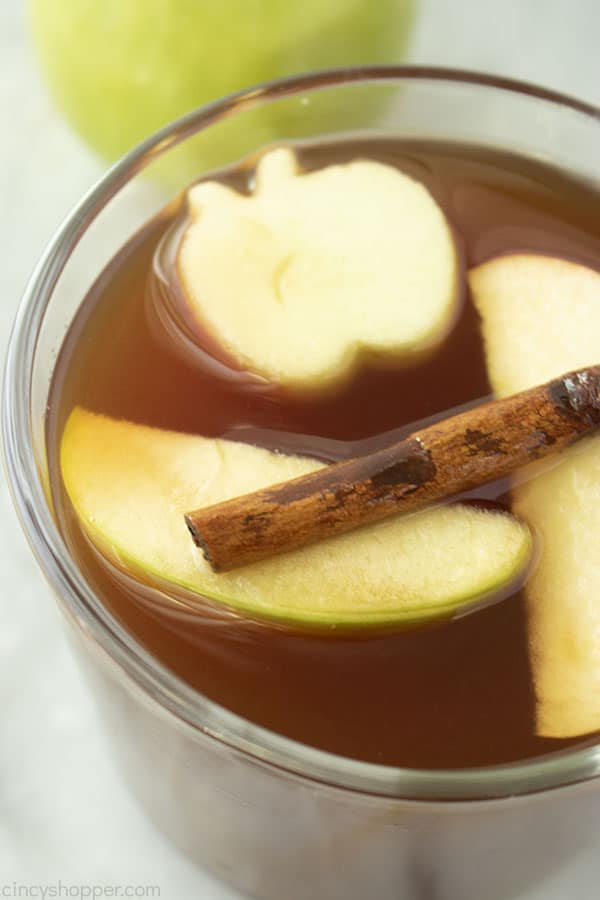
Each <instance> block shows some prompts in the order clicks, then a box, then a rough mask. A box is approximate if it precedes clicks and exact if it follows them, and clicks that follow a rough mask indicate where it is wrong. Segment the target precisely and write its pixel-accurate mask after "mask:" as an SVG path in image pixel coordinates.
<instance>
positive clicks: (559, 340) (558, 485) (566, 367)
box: [469, 255, 600, 738]
mask: <svg viewBox="0 0 600 900" xmlns="http://www.w3.org/2000/svg"><path fill="white" fill-rule="evenodd" d="M469 282H470V286H471V289H472V292H473V296H474V300H475V304H476V306H477V308H478V310H479V312H480V314H481V317H482V327H483V336H484V341H485V347H486V357H487V365H488V372H489V376H490V381H491V384H492V388H493V389H494V391H495V392H496V393H497V394H500V395H506V394H512V393H516V392H517V391H520V390H524V389H525V388H528V387H531V386H532V385H534V384H538V383H541V382H544V381H546V380H548V379H550V378H553V377H556V376H559V375H561V374H564V373H565V372H568V371H570V370H572V369H576V368H579V367H583V366H587V365H592V364H597V363H598V360H599V359H600V273H598V272H595V271H594V270H592V269H589V268H587V267H586V266H582V265H578V264H576V263H573V262H569V261H567V260H564V259H556V258H550V257H544V256H534V255H513V256H506V257H499V258H497V259H494V260H491V261H490V262H487V263H485V264H484V265H482V266H479V267H478V268H476V269H474V270H472V271H471V272H470V274H469ZM513 509H514V511H515V512H516V514H517V515H519V516H521V517H523V519H524V520H525V521H527V522H529V524H530V525H531V526H532V528H533V529H534V531H535V532H536V534H538V535H539V536H540V539H541V540H540V543H541V548H542V553H541V557H540V560H539V563H538V565H537V567H536V568H535V570H534V572H533V574H532V576H531V577H530V579H529V580H528V582H527V587H526V594H527V603H528V634H529V645H530V655H531V663H532V671H533V678H534V686H535V693H536V729H537V732H538V734H540V735H542V736H545V737H554V738H566V737H572V736H575V735H580V734H585V733H588V732H591V731H595V730H597V729H600V551H599V549H598V547H599V536H600V438H598V437H592V438H588V439H586V440H585V441H583V442H581V443H580V444H577V445H575V446H574V447H572V448H571V449H569V450H568V451H567V452H566V453H564V454H563V455H562V456H561V459H560V461H559V464H558V465H557V466H555V467H554V468H551V469H550V470H549V471H546V472H543V473H542V474H540V475H538V476H537V477H536V478H534V479H532V480H531V481H528V482H525V483H523V484H519V485H517V486H515V489H514V502H513Z"/></svg>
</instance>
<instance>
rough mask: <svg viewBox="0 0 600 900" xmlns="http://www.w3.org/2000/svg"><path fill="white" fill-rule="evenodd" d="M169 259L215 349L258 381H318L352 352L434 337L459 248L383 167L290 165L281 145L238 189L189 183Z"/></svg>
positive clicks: (413, 347) (413, 188)
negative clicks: (185, 213)
mask: <svg viewBox="0 0 600 900" xmlns="http://www.w3.org/2000/svg"><path fill="white" fill-rule="evenodd" d="M188 208H189V215H190V224H189V225H188V227H187V229H186V231H185V233H184V235H183V238H182V240H181V244H180V247H179V251H178V259H177V271H178V277H179V280H180V282H181V285H182V287H183V293H184V296H185V297H186V298H187V301H188V303H189V307H190V310H191V311H192V313H193V315H194V316H195V317H196V319H197V320H198V322H199V323H200V324H201V326H202V328H204V329H205V330H206V331H207V332H208V333H209V334H210V335H211V336H212V338H213V339H214V340H215V341H216V342H217V344H219V345H220V346H221V347H222V348H223V351H224V352H225V354H226V355H228V356H229V357H231V358H233V359H234V360H235V361H236V362H237V363H238V364H239V365H241V366H242V367H244V368H247V369H249V370H251V371H253V372H256V373H258V374H260V375H262V376H263V377H265V378H266V379H268V380H269V381H273V382H278V383H281V384H284V385H286V386H288V387H293V388H300V389H302V388H304V389H315V388H317V389H319V390H322V389H325V388H326V387H327V386H329V385H331V384H332V383H336V382H339V381H341V380H343V379H344V378H346V377H347V376H348V375H349V374H350V373H351V371H352V369H353V368H354V367H355V364H356V361H357V359H358V358H359V357H360V356H362V355H365V354H366V355H369V356H371V357H373V356H375V357H387V358H389V357H400V358H402V357H403V356H406V355H408V354H411V353H414V352H415V351H418V350H422V349H424V348H426V347H428V346H429V345H432V344H435V343H436V342H438V341H439V340H441V339H442V338H443V337H444V336H445V334H446V333H447V331H448V329H449V328H450V326H451V324H452V322H453V320H454V316H455V314H456V310H457V296H458V286H457V285H458V268H459V265H458V259H457V252H456V246H455V241H454V238H453V235H452V232H451V229H450V227H449V225H448V222H447V221H446V219H445V216H444V214H443V213H442V211H441V209H440V208H439V206H438V205H437V203H436V202H435V200H434V199H433V197H432V196H431V194H430V193H429V192H428V191H427V189H426V188H425V187H424V185H422V184H421V183H420V182H418V181H415V180H414V179H413V178H410V177H409V176H408V175H405V174H403V173H402V172H400V171H398V170H397V169H395V168H393V167H392V166H388V165H384V164H382V163H378V162H374V161H370V160H360V159H358V160H355V161H353V162H350V163H347V164H344V165H333V166H328V167H326V168H324V169H320V170H318V171H315V172H308V173H303V172H301V171H300V170H299V168H298V165H297V161H296V157H295V155H294V153H293V152H292V151H291V150H290V149H289V148H285V147H280V148H277V149H275V150H271V151H270V152H268V153H266V154H265V155H264V156H263V157H262V159H261V160H260V161H259V163H258V167H257V172H256V184H255V187H254V190H253V192H252V193H251V194H250V195H248V196H247V195H244V194H240V193H238V192H237V191H235V190H233V189H232V188H230V187H226V186H225V185H223V184H220V183H218V182H211V181H209V182H204V183H200V184H197V185H196V186H194V187H192V188H191V189H190V191H189V195H188Z"/></svg>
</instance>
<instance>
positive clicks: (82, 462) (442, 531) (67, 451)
mask: <svg viewBox="0 0 600 900" xmlns="http://www.w3.org/2000/svg"><path fill="white" fill-rule="evenodd" d="M60 461H61V471H62V477H63V480H64V484H65V488H66V491H67V494H68V496H69V498H70V501H71V503H72V505H73V507H74V509H75V512H76V514H77V516H78V518H79V521H80V523H81V525H82V527H83V529H84V531H85V532H86V533H87V535H88V537H89V538H90V540H91V541H92V543H93V544H94V545H95V546H96V547H97V548H98V549H99V550H100V551H101V553H103V554H104V555H105V556H106V557H107V558H108V559H110V560H111V561H112V562H113V563H115V564H116V565H117V566H121V567H124V568H125V569H127V570H128V571H132V572H134V573H135V574H138V575H140V577H142V578H143V579H144V580H148V579H150V580H151V581H156V582H157V583H158V584H159V585H165V586H166V587H167V588H168V586H169V585H172V586H176V587H177V588H181V589H183V590H184V591H186V592H189V594H190V596H191V597H194V596H198V595H200V596H201V597H205V598H211V599H213V600H216V601H219V602H220V603H221V604H224V605H225V606H227V607H230V608H231V609H233V610H238V611H241V612H244V613H245V614H247V615H250V616H254V617H258V618H266V619H270V620H278V621H283V622H286V623H296V624H300V625H307V626H327V627H331V626H340V627H341V626H351V627H353V626H360V627H372V626H384V627H387V626H392V625H399V626H401V625H403V624H408V623H412V622H419V621H422V620H427V619H430V618H434V617H440V616H442V617H443V616H450V615H452V614H454V613H455V612H457V611H461V610H462V609H463V607H467V606H469V605H470V604H475V603H476V602H478V601H483V600H485V599H489V598H490V597H493V595H494V593H495V592H500V591H502V590H503V589H506V588H508V587H509V586H510V585H511V584H512V583H513V582H514V579H516V578H518V577H519V576H521V575H522V574H523V572H524V570H525V568H526V566H527V564H528V562H529V560H530V557H531V549H532V537H531V533H530V531H529V529H528V527H527V526H526V525H524V524H523V523H522V522H520V521H519V520H518V519H516V518H515V517H514V516H512V515H511V514H510V513H506V512H501V511H488V510H483V509H479V508H476V507H473V506H469V505H462V504H455V505H449V506H444V507H439V508H435V509H430V510H427V511H425V512H422V513H419V514H415V515H412V516H407V517H398V518H393V519H390V520H387V521H385V522H382V523H378V524H377V525H373V526H369V527H366V528H363V529H360V530H357V531H354V532H352V533H350V534H347V535H342V536H341V537H337V538H334V539H330V540H326V541H322V542H320V543H319V544H315V545H313V546H311V547H307V548H304V549H302V550H298V551H294V552H291V553H287V554H285V555H282V556H279V557H276V558H273V559H270V560H267V561H264V562H260V563H255V564H253V565H251V566H246V567H244V568H241V569H238V570H235V571H233V572H230V573H225V574H220V575H216V574H215V573H213V572H212V570H211V569H210V566H209V565H208V563H207V562H206V561H205V560H204V558H203V557H202V554H201V553H200V551H199V550H197V548H196V547H195V546H194V544H193V542H192V540H191V537H190V535H189V533H188V532H187V529H186V526H185V522H184V513H185V512H186V511H187V510H189V509H194V508H197V507H200V506H203V505H210V504H212V503H216V502H219V501H221V500H226V499H229V498H231V497H233V496H238V495H241V494H243V493H246V492H249V491H252V490H256V489H259V488H261V487H265V486H267V485H269V484H274V483H276V482H278V481H282V480H285V479H288V478H292V477H295V476H297V475H300V474H302V473H304V472H308V471H311V470H314V469H316V468H319V467H320V466H321V465H322V463H318V462H316V461H315V460H313V459H309V458H306V457H298V456H284V455H282V454H278V453H274V452H270V451H268V450H264V449H260V448H257V447H253V446H250V445H247V444H242V443H236V442H232V441H226V440H218V439H212V438H205V437H199V436H196V435H188V434H181V433H178V432H170V431H163V430H160V429H156V428H151V427H148V426H144V425H138V424H134V423H131V422H127V421H120V420H116V419H111V418H108V417H105V416H102V415H98V414H95V413H92V412H88V411H86V410H84V409H81V408H76V409H75V410H74V411H73V412H72V413H71V416H70V418H69V420H68V422H67V426H66V428H65V431H64V435H63V438H62V443H61V450H60Z"/></svg>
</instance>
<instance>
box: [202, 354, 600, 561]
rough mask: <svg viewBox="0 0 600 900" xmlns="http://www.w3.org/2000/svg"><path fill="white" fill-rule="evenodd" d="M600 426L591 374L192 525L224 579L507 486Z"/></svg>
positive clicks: (470, 414) (456, 420) (599, 381)
mask: <svg viewBox="0 0 600 900" xmlns="http://www.w3.org/2000/svg"><path fill="white" fill-rule="evenodd" d="M599 425H600V366H593V367H589V368H586V369H580V370H578V371H575V372H571V373H569V374H567V375H563V376H562V377H561V378H557V379H554V380H552V381H549V382H547V383H546V384H543V385H540V386H538V387H534V388H531V389H530V390H527V391H523V392H521V393H519V394H514V395H513V396H511V397H506V398H504V399H502V400H495V401H492V402H489V403H484V404H482V405H480V406H476V407H474V408H472V409H469V410H467V411H466V412H462V413H459V414H458V415H455V416H452V417H450V418H448V419H444V420H443V421H440V422H437V423H436V424H435V425H431V426H429V427H427V428H424V429H422V430H420V431H416V432H414V433H413V434H411V435H410V436H409V437H407V438H405V439H404V440H402V441H399V442H398V443H396V444H393V445H392V446H390V447H386V448H385V449H383V450H378V451H376V452H375V453H370V454H368V455H367V456H363V457H360V458H356V459H352V460H349V461H347V462H341V463H335V464H333V465H329V466H325V467H324V468H323V469H320V470H318V471H316V472H312V473H310V474H308V475H303V476H301V477H300V478H295V479H293V480H291V481H287V482H283V483H280V484H276V485H273V486H272V487H268V488H265V489H263V490H260V491H256V492H254V493H252V494H247V495H245V496H242V497H236V498H235V499H233V500H228V501H226V502H225V503H219V504H215V505H213V506H209V507H206V508H204V509H198V510H195V511H194V512H190V513H187V515H186V516H185V520H186V523H187V526H188V528H189V530H190V532H191V534H192V537H193V539H194V542H195V543H196V544H197V546H198V547H200V548H201V549H202V551H203V553H204V555H205V557H206V559H207V560H208V562H209V563H210V565H211V566H212V568H213V569H214V571H215V572H224V571H227V570H229V569H233V568H236V567H237V566H243V565H247V564H248V563H252V562H256V561H257V560H260V559H265V558H268V557H270V556H275V555H276V554H278V553H283V552H286V551H289V550H294V549H297V548H299V547H303V546H306V545H307V544H310V543H313V542H315V541H319V540H323V539H325V538H330V537H333V536H334V535H338V534H342V533H344V532H346V531H350V530H351V529H353V528H357V527H358V526H360V525H366V524H369V523H371V522H376V521H378V520H380V519H383V518H386V517H387V516H391V515H398V514H401V513H408V512H413V511H415V510H417V509H419V508H421V507H423V506H425V505H427V504H431V503H436V502H439V501H441V500H444V499H447V498H450V497H452V496H455V495H456V494H460V493H463V492H464V491H468V490H471V489H473V488H475V487H478V486H479V485H482V484H485V483H486V482H489V481H494V480H496V479H498V478H502V477H504V476H506V475H509V474H510V473H511V472H513V471H514V470H515V469H517V468H519V467H520V466H524V465H526V464H527V463H530V462H532V461H533V460H536V459H540V458H541V457H543V456H547V455H549V454H551V453H556V452H558V451H560V450H562V449H563V448H565V447H567V446H569V445H570V444H572V443H573V442H574V441H575V440H577V439H578V438H580V437H583V436H584V435H586V434H588V433H589V432H591V431H593V430H594V429H596V428H597V427H598V426H599Z"/></svg>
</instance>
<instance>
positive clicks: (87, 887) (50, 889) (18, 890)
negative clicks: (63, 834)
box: [0, 881, 160, 900]
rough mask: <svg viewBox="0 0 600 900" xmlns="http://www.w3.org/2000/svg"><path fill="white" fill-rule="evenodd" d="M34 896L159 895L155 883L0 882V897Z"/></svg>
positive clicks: (77, 899)
mask: <svg viewBox="0 0 600 900" xmlns="http://www.w3.org/2000/svg"><path fill="white" fill-rule="evenodd" d="M5 897H6V898H10V900H13V898H15V897H17V898H35V900H57V898H63V897H66V898H70V900H100V898H102V900H103V898H104V897H129V898H132V897H133V898H147V897H160V888H159V887H158V885H156V884H150V885H148V884H66V883H65V882H63V881H57V882H54V883H53V884H23V883H19V882H17V881H12V882H10V883H4V884H2V883H0V898H2V900H3V898H5Z"/></svg>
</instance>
